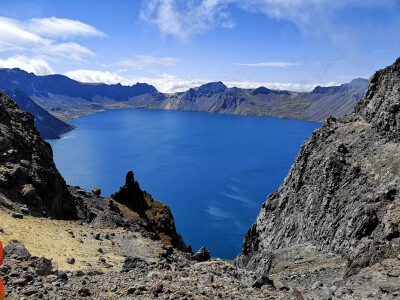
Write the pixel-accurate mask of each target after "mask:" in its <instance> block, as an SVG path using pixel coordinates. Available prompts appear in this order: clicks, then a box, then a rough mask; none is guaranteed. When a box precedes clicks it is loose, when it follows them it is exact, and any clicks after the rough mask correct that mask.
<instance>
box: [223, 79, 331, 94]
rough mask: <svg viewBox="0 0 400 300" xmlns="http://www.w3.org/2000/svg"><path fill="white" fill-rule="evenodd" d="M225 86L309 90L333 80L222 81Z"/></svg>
mask: <svg viewBox="0 0 400 300" xmlns="http://www.w3.org/2000/svg"><path fill="white" fill-rule="evenodd" d="M224 83H225V85H226V86H227V87H238V88H243V89H255V88H258V87H260V86H263V87H266V88H269V89H271V90H282V91H291V92H309V91H312V90H313V89H314V88H315V87H316V86H334V85H338V84H337V83H335V82H329V83H293V82H257V81H224Z"/></svg>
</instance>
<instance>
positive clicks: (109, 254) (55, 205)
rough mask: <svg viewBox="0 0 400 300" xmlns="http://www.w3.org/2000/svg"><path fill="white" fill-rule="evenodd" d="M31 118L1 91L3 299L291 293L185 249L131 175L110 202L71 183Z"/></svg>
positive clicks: (161, 207) (163, 211)
mask: <svg viewBox="0 0 400 300" xmlns="http://www.w3.org/2000/svg"><path fill="white" fill-rule="evenodd" d="M33 124H34V118H33V116H32V115H30V114H29V113H25V112H23V111H21V110H20V109H19V108H18V106H17V105H16V103H15V102H14V101H13V100H12V99H11V98H9V97H8V96H6V95H4V94H1V93H0V240H1V241H2V242H3V245H4V246H5V248H4V250H5V251H4V253H5V257H4V264H3V266H1V267H0V274H1V275H2V277H3V281H4V284H5V289H6V299H57V300H58V299H80V298H86V299H153V298H156V297H157V298H161V299H221V298H225V299H290V298H291V296H287V293H285V292H282V291H277V290H275V289H274V288H273V287H272V285H271V282H270V281H269V280H268V278H264V277H260V278H257V276H256V274H255V273H254V272H252V271H247V270H240V269H238V268H236V267H235V266H233V265H232V264H231V263H229V262H224V261H221V260H212V259H210V253H209V252H208V251H207V250H206V249H205V248H202V249H200V250H199V251H198V252H197V253H193V252H192V251H191V247H190V246H187V245H186V244H185V243H184V242H183V240H182V237H181V236H180V235H179V234H178V233H177V231H176V228H175V224H174V220H173V217H172V214H171V211H170V209H169V207H168V206H167V205H165V204H164V203H162V202H161V201H158V200H155V199H153V198H152V196H151V195H150V194H149V193H147V192H145V191H142V190H141V189H140V186H139V184H138V182H137V181H135V179H134V175H133V172H132V171H129V172H128V173H127V176H126V180H125V184H124V185H122V186H121V187H120V189H119V191H118V192H116V193H115V194H113V195H112V196H111V197H110V198H106V197H101V190H100V189H99V188H93V189H92V191H91V192H88V191H85V190H83V189H81V188H80V187H78V186H68V185H67V184H66V183H65V181H64V179H63V178H62V177H61V175H60V173H59V172H58V171H57V169H56V167H55V164H54V162H53V158H52V149H51V147H50V145H49V144H48V143H46V142H45V141H43V139H42V138H41V137H40V135H39V132H38V131H37V130H36V129H35V128H34V125H33Z"/></svg>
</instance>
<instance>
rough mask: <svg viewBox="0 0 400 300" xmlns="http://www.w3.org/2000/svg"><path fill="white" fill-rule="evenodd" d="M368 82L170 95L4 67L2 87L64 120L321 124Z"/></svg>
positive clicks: (344, 109)
mask: <svg viewBox="0 0 400 300" xmlns="http://www.w3.org/2000/svg"><path fill="white" fill-rule="evenodd" d="M367 82H368V81H367V80H366V79H358V80H355V81H352V83H348V84H343V85H340V86H337V87H316V88H315V89H314V91H312V92H290V91H279V90H271V89H268V88H265V87H259V88H257V89H240V88H237V87H232V88H228V87H227V86H226V85H224V84H223V83H222V82H220V81H219V82H209V83H206V84H204V85H201V86H199V87H197V88H191V89H189V90H187V91H185V92H179V93H172V94H171V93H161V92H158V91H157V89H156V88H155V87H153V86H151V85H148V84H145V83H137V84H135V85H132V86H123V85H121V84H115V85H106V84H101V83H99V84H88V83H81V82H77V81H74V80H72V79H70V78H68V77H66V76H63V75H47V76H36V75H34V74H33V73H27V72H25V71H22V70H20V69H0V88H3V89H8V90H14V89H19V90H21V91H23V92H24V93H26V94H27V95H28V96H29V97H31V98H32V99H33V101H35V102H36V103H37V104H38V105H39V106H41V107H43V108H44V109H46V110H47V111H48V112H50V113H51V114H53V115H54V116H56V117H57V118H59V119H61V120H68V119H71V118H76V117H79V116H82V115H85V114H90V113H94V112H99V111H102V110H105V109H114V108H150V109H151V108H157V109H178V110H193V111H204V112H211V113H227V114H237V115H252V116H272V117H279V118H290V119H299V120H306V121H316V122H322V121H323V120H324V119H326V118H327V117H328V116H330V115H333V116H336V117H338V116H341V115H343V114H345V113H350V112H351V110H352V109H353V107H354V105H355V102H356V101H357V100H358V99H360V98H362V96H363V94H364V92H365V90H366V87H367ZM317 92H318V93H317Z"/></svg>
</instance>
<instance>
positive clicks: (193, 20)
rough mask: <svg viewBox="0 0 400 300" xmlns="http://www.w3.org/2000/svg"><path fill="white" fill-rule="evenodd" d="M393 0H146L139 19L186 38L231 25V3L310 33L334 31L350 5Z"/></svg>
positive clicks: (173, 34) (384, 3)
mask: <svg viewBox="0 0 400 300" xmlns="http://www.w3.org/2000/svg"><path fill="white" fill-rule="evenodd" d="M393 2H394V0H381V1H376V0H334V1H332V0H192V1H180V0H145V1H144V2H143V5H142V9H141V12H140V19H141V20H142V21H144V22H145V23H148V24H151V25H153V26H155V27H157V28H158V30H159V31H160V32H161V34H163V35H171V36H174V37H176V38H178V39H180V40H182V41H186V40H187V39H188V38H190V37H191V36H193V35H197V34H202V33H204V32H206V31H208V30H211V29H214V28H215V27H225V28H232V27H233V26H234V19H233V18H232V16H231V14H230V11H231V9H232V6H237V7H239V8H241V9H243V10H247V11H250V12H254V13H263V14H265V15H266V16H268V17H270V18H275V19H282V20H287V21H290V22H292V23H294V24H296V25H297V27H298V28H300V29H301V30H302V31H304V32H307V33H311V34H322V33H326V32H330V33H332V34H335V30H334V28H331V27H332V24H331V23H332V19H333V17H334V15H335V13H336V12H337V10H338V9H340V8H343V7H345V6H347V5H359V6H381V5H386V4H390V3H393Z"/></svg>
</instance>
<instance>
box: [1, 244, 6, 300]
mask: <svg viewBox="0 0 400 300" xmlns="http://www.w3.org/2000/svg"><path fill="white" fill-rule="evenodd" d="M2 264H3V245H2V243H1V241H0V266H1V265H2ZM4 296H5V292H4V285H3V280H2V279H1V276H0V299H1V300H3V299H4Z"/></svg>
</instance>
